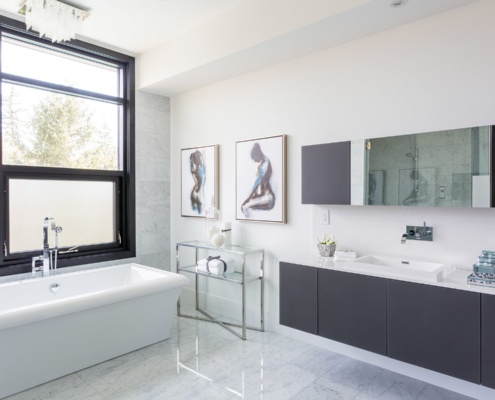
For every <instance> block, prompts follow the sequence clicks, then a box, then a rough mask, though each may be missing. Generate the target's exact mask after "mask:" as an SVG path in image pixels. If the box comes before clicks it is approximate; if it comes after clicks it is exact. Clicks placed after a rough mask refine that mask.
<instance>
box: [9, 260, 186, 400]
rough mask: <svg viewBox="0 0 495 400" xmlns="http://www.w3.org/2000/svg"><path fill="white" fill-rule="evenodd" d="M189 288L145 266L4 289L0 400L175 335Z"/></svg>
mask: <svg viewBox="0 0 495 400" xmlns="http://www.w3.org/2000/svg"><path fill="white" fill-rule="evenodd" d="M187 284H188V279H187V278H186V277H184V276H181V275H178V274H174V273H172V272H167V271H162V270H159V269H155V268H150V267H145V266H143V265H139V264H124V265H118V266H115V267H105V268H98V269H91V270H85V271H78V272H72V273H66V274H60V275H56V276H50V277H43V278H36V279H28V280H23V281H17V282H10V283H4V284H0V398H3V397H6V396H9V395H11V394H14V393H17V392H20V391H22V390H25V389H28V388H31V387H33V386H36V385H39V384H41V383H44V382H48V381H50V380H53V379H55V378H59V377H61V376H64V375H67V374H70V373H72V372H75V371H78V370H80V369H83V368H86V367H89V366H91V365H95V364H97V363H100V362H102V361H105V360H109V359H111V358H114V357H117V356H120V355H122V354H125V353H128V352H130V351H133V350H136V349H139V348H141V347H144V346H148V345H150V344H153V343H156V342H159V341H161V340H164V339H167V338H169V337H170V330H171V327H172V321H173V317H174V313H175V310H176V304H177V299H178V297H179V294H180V291H181V290H182V287H184V286H185V285H187Z"/></svg>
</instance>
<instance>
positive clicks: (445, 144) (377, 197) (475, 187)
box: [351, 126, 493, 207]
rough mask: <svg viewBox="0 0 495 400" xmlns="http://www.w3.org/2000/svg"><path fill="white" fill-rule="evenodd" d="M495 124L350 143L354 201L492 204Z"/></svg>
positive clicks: (372, 202)
mask: <svg viewBox="0 0 495 400" xmlns="http://www.w3.org/2000/svg"><path fill="white" fill-rule="evenodd" d="M492 131H493V127H492V126H481V127H474V128H464V129H454V130H448V131H439V132H427V133H418V134H411V135H402V136H392V137H383V138H376V139H364V140H355V141H352V142H351V204H353V205H390V206H440V207H490V206H491V205H492V199H491V186H492V179H493V174H490V170H491V165H492V163H491V160H492V157H493V151H492V147H493V140H492Z"/></svg>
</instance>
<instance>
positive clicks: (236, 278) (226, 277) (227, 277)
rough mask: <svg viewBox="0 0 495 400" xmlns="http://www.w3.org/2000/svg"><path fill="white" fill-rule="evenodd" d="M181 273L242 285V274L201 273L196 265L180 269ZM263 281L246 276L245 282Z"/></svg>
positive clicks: (255, 277) (259, 277) (257, 277)
mask: <svg viewBox="0 0 495 400" xmlns="http://www.w3.org/2000/svg"><path fill="white" fill-rule="evenodd" d="M179 271H184V272H190V273H192V274H197V275H203V276H208V277H210V278H214V279H220V280H223V281H229V282H233V283H239V284H242V274H241V273H240V272H226V273H223V274H211V273H209V272H206V271H200V270H198V268H197V267H196V266H195V265H190V266H187V267H180V268H179ZM259 279H261V276H251V275H244V282H253V281H257V280H259Z"/></svg>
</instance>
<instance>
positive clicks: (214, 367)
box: [8, 318, 468, 400]
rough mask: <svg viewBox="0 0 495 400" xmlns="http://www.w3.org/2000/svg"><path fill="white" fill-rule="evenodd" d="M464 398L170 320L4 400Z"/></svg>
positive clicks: (360, 365) (265, 337)
mask: <svg viewBox="0 0 495 400" xmlns="http://www.w3.org/2000/svg"><path fill="white" fill-rule="evenodd" d="M47 399H50V400H169V399H170V400H182V399H184V400H194V399H198V400H233V399H246V400H251V399H253V400H254V399H256V400H320V399H325V400H375V399H383V400H413V399H415V400H416V399H418V400H467V399H468V398H467V397H465V396H462V395H460V394H457V393H453V392H450V391H448V390H444V389H441V388H439V387H435V386H432V385H429V384H426V383H424V382H421V381H418V380H415V379H412V378H408V377H405V376H403V375H399V374H397V373H394V372H392V371H387V370H384V369H382V368H379V367H376V366H373V365H370V364H366V363H364V362H361V361H357V360H353V359H351V358H348V357H345V356H342V355H340V354H336V353H333V352H331V351H328V350H325V349H321V348H318V347H315V346H311V345H309V344H307V343H303V342H300V341H297V340H294V339H291V338H288V337H284V336H282V335H278V334H276V333H272V332H257V331H248V340H246V341H243V340H240V339H238V338H237V337H236V336H234V335H232V334H231V333H230V332H228V331H226V330H225V329H223V328H222V327H221V326H219V325H218V324H213V323H209V322H204V321H197V320H192V319H188V318H176V320H175V322H174V325H173V328H172V336H171V338H170V339H168V340H165V341H162V342H159V343H156V344H154V345H151V346H148V347H146V348H143V349H140V350H138V351H135V352H132V353H129V354H125V355H123V356H121V357H117V358H115V359H112V360H109V361H106V362H104V363H101V364H98V365H95V366H93V367H90V368H86V369H84V370H82V371H79V372H77V373H74V374H71V375H68V376H66V377H63V378H60V379H57V380H54V381H52V382H48V383H46V384H44V385H40V386H38V387H35V388H32V389H29V390H26V391H24V392H21V393H18V394H16V395H14V396H11V397H9V398H8V400H47Z"/></svg>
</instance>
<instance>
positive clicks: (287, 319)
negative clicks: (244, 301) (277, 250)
mask: <svg viewBox="0 0 495 400" xmlns="http://www.w3.org/2000/svg"><path fill="white" fill-rule="evenodd" d="M317 271H318V269H317V268H313V267H307V266H303V265H297V264H291V263H285V262H281V263H280V272H279V279H280V298H279V300H280V310H279V311H280V324H282V325H285V326H288V327H291V328H294V329H298V330H301V331H304V332H308V333H312V334H315V335H316V333H317V326H318V325H317V314H316V311H317V303H316V302H317V298H316V290H317V283H316V282H317Z"/></svg>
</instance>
